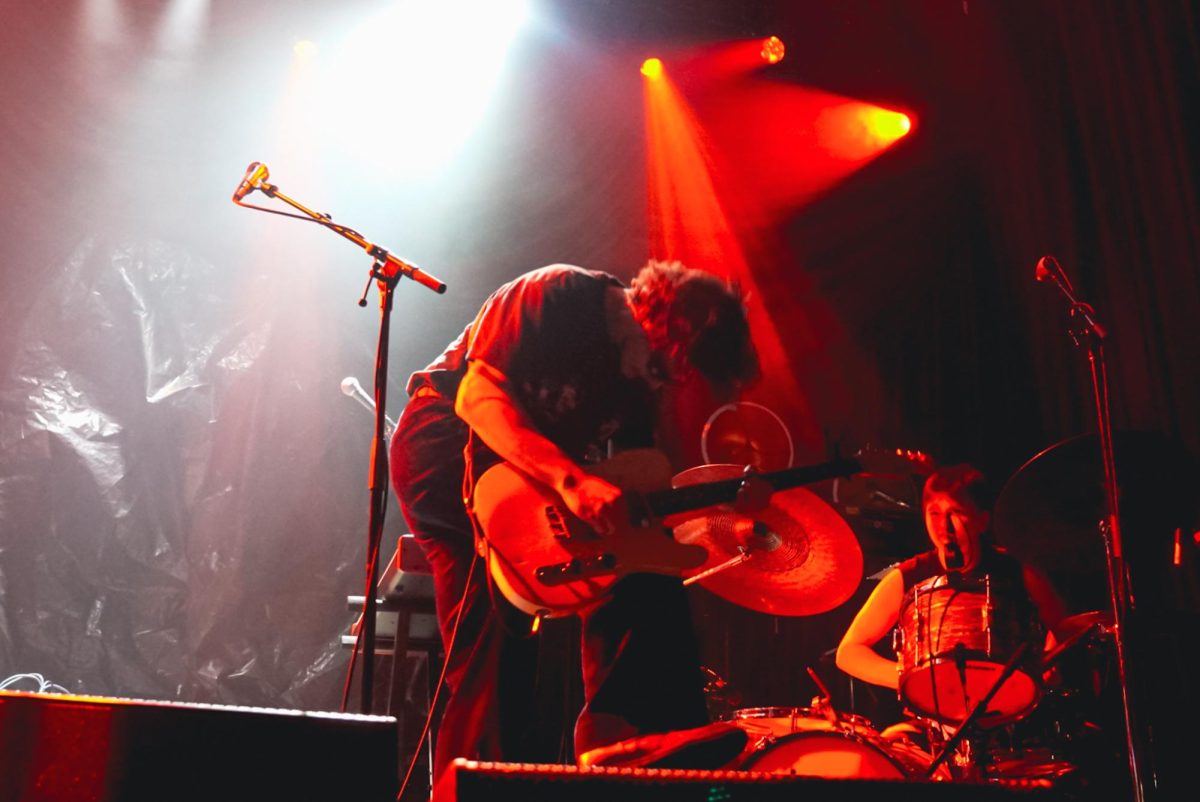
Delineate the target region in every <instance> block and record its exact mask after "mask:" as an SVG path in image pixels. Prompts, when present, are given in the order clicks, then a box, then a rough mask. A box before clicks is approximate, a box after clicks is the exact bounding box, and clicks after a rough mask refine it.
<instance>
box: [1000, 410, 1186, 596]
mask: <svg viewBox="0 0 1200 802" xmlns="http://www.w3.org/2000/svg"><path fill="white" fill-rule="evenodd" d="M1114 439H1115V447H1114V452H1115V462H1116V471H1117V479H1118V484H1119V486H1120V504H1121V524H1122V532H1123V534H1124V540H1125V547H1126V551H1127V552H1128V555H1127V556H1129V557H1131V558H1133V559H1136V558H1137V557H1138V556H1139V555H1149V556H1161V557H1162V558H1163V559H1167V558H1168V557H1169V554H1170V551H1169V550H1170V548H1171V537H1172V533H1173V532H1174V529H1175V527H1177V526H1181V525H1186V523H1187V521H1188V520H1189V519H1190V516H1191V515H1192V511H1193V510H1194V505H1195V503H1196V502H1195V498H1194V486H1195V485H1194V482H1195V466H1194V464H1193V463H1192V461H1191V459H1190V458H1189V457H1188V455H1187V453H1186V452H1185V451H1184V450H1183V449H1182V448H1181V447H1180V446H1179V445H1177V444H1176V443H1174V442H1172V441H1171V440H1169V439H1168V438H1166V437H1165V436H1162V435H1158V434H1151V433H1146V432H1118V433H1117V435H1116V437H1115V438H1114ZM1104 517H1105V501H1104V468H1103V463H1102V460H1101V456H1100V442H1099V439H1098V438H1097V437H1096V436H1095V435H1083V436H1080V437H1074V438H1071V439H1069V440H1064V441H1062V442H1061V443H1057V444H1056V445H1053V446H1051V447H1049V448H1047V449H1046V450H1045V451H1042V452H1041V453H1040V454H1038V455H1037V456H1035V457H1033V458H1032V459H1031V460H1029V461H1028V462H1026V463H1025V464H1024V465H1023V466H1021V468H1020V469H1019V470H1018V471H1017V472H1016V473H1015V474H1013V476H1012V477H1011V478H1010V479H1009V480H1008V482H1007V483H1005V485H1004V488H1003V490H1002V491H1001V492H1000V497H999V499H998V500H997V502H996V506H995V511H994V513H993V515H992V529H993V531H994V532H995V534H996V538H997V541H998V543H999V544H1000V545H1001V546H1002V547H1004V549H1005V550H1006V551H1008V552H1009V553H1010V554H1012V555H1013V556H1014V557H1016V558H1017V559H1019V560H1022V561H1024V562H1028V563H1032V564H1034V565H1036V566H1039V567H1042V568H1046V569H1053V570H1061V571H1072V572H1079V573H1092V572H1098V573H1099V572H1103V570H1104V561H1105V558H1104V541H1103V538H1102V537H1101V535H1100V530H1099V522H1100V521H1101V520H1102V519H1103V518H1104ZM1159 552H1161V555H1160V554H1159Z"/></svg>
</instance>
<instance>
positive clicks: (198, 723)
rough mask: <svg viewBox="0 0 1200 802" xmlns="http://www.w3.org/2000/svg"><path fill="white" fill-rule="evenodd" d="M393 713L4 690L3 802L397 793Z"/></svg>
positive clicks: (208, 801) (223, 801)
mask: <svg viewBox="0 0 1200 802" xmlns="http://www.w3.org/2000/svg"><path fill="white" fill-rule="evenodd" d="M396 738H397V734H396V720H395V719H394V718H392V717H390V716H356V715H342V714H338V713H315V712H307V711H300V710H273V709H266V708H249V707H229V706H225V705H201V704H174V703H166V702H151V701H139V700H132V699H111V698H106V697H96V696H57V695H48V694H29V693H8V692H0V801H2V802H85V800H86V802H144V801H145V802H149V800H154V802H168V801H169V802H191V801H192V800H197V802H198V801H199V800H205V802H243V801H244V802H262V801H264V800H287V801H288V802H301V801H302V800H312V801H313V802H324V801H325V800H329V801H330V802H334V801H337V802H340V801H341V800H353V802H367V800H370V801H371V802H375V801H376V800H378V802H391V801H392V800H394V799H395V798H396V790H397V786H398V781H397V743H396Z"/></svg>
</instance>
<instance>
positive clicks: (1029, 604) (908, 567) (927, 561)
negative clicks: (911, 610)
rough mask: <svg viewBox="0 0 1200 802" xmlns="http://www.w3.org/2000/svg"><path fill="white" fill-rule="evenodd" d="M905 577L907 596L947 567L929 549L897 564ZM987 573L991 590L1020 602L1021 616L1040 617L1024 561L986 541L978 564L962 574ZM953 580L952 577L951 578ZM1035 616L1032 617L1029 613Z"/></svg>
mask: <svg viewBox="0 0 1200 802" xmlns="http://www.w3.org/2000/svg"><path fill="white" fill-rule="evenodd" d="M896 570H897V571H899V572H900V575H901V577H903V578H904V596H905V599H906V600H907V598H908V594H909V592H910V591H911V590H912V589H913V587H914V586H915V585H918V584H920V583H921V582H924V581H925V580H926V579H929V578H931V577H935V576H940V575H942V574H945V573H946V571H945V569H943V568H942V564H941V563H940V562H938V558H937V551H936V550H935V549H930V550H929V551H926V552H923V553H921V554H918V555H917V556H915V557H911V558H909V559H907V560H905V561H904V562H902V563H900V564H899V565H897V566H896ZM985 575H986V576H987V577H988V581H989V583H990V585H991V588H992V593H994V594H996V595H998V596H1000V597H1001V598H1004V599H1006V600H1010V601H1011V602H1012V603H1014V604H1015V605H1017V607H1018V611H1019V613H1020V614H1021V616H1022V618H1021V620H1037V615H1038V613H1037V607H1036V606H1035V605H1034V603H1033V599H1031V598H1030V596H1029V592H1028V591H1027V590H1026V589H1025V579H1024V575H1023V573H1022V567H1021V563H1020V562H1019V561H1017V560H1016V559H1014V558H1013V557H1010V556H1009V555H1007V554H1005V553H1004V552H1003V551H1000V550H999V549H997V548H996V547H995V546H990V545H986V544H985V545H984V546H983V548H982V553H981V554H980V559H979V564H978V565H976V566H975V568H973V569H972V570H971V571H969V572H967V573H965V574H962V576H963V577H965V578H969V579H978V578H982V577H983V576H985ZM952 581H953V580H952ZM1026 616H1032V618H1029V617H1026Z"/></svg>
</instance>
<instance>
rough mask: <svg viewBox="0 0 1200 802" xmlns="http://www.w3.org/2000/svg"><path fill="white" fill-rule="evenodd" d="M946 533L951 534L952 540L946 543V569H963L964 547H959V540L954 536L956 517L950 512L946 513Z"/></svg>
mask: <svg viewBox="0 0 1200 802" xmlns="http://www.w3.org/2000/svg"><path fill="white" fill-rule="evenodd" d="M946 533H947V534H948V535H950V540H949V541H947V543H946V570H948V571H958V570H961V569H962V567H963V564H964V561H963V553H962V549H960V548H959V547H958V541H957V540H956V539H955V538H954V535H955V528H954V518H952V517H951V516H950V515H949V514H947V515H946Z"/></svg>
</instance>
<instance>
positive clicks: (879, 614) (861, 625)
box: [837, 569, 904, 688]
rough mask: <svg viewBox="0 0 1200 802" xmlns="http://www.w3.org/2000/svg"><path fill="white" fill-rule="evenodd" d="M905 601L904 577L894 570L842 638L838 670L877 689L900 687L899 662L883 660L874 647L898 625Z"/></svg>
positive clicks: (864, 605) (865, 603)
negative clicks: (880, 687)
mask: <svg viewBox="0 0 1200 802" xmlns="http://www.w3.org/2000/svg"><path fill="white" fill-rule="evenodd" d="M903 601H904V577H903V576H902V575H901V574H900V572H899V571H897V570H895V569H893V570H891V571H889V572H888V573H887V575H885V576H884V578H883V579H882V580H881V581H880V582H879V584H878V585H877V586H876V587H875V590H874V591H872V592H871V595H870V596H868V597H867V600H866V602H864V603H863V606H862V609H861V610H859V611H858V615H856V616H855V617H854V621H853V623H851V624H850V628H849V629H847V630H846V634H845V635H844V636H842V642H841V643H840V644H838V649H837V667H838V668H840V669H841V670H842V671H845V672H846V673H847V674H849V675H850V676H852V677H857V678H858V679H861V680H863V681H865V682H870V683H872V684H873V685H882V686H884V687H886V688H896V687H897V686H898V685H899V676H898V674H897V664H896V661H895V660H889V659H887V658H886V657H882V656H880V655H879V654H877V653H876V651H875V649H874V648H873V647H874V646H875V644H876V643H878V642H879V641H880V640H881V639H882V638H883V637H884V636H885V635H887V633H888V631H889V630H890V629H891V628H892V627H893V626H895V625H896V619H897V618H899V616H900V604H901V602H903Z"/></svg>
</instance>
